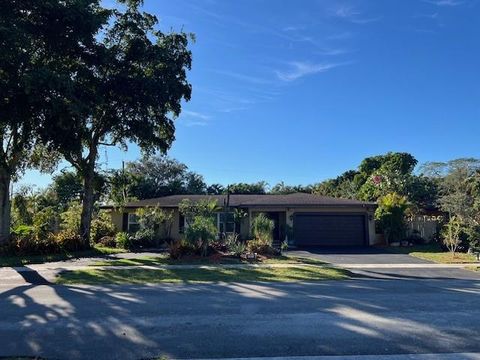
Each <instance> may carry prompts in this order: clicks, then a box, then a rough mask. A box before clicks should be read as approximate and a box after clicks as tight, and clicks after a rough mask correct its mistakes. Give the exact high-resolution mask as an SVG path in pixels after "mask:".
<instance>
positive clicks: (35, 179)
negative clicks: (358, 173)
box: [22, 0, 480, 186]
mask: <svg viewBox="0 0 480 360" xmlns="http://www.w3.org/2000/svg"><path fill="white" fill-rule="evenodd" d="M145 10H147V11H148V12H150V13H153V14H155V15H157V16H158V18H159V19H160V20H161V28H162V29H164V30H169V29H174V30H178V29H183V30H184V31H187V32H193V33H195V35H196V42H195V44H192V45H191V49H192V52H193V69H192V71H191V73H190V82H191V83H192V86H193V94H192V100H191V101H190V102H189V103H186V104H184V107H183V109H184V110H183V114H182V115H181V117H180V118H179V119H178V120H177V131H176V141H175V143H174V145H173V147H172V149H171V151H170V152H169V154H170V155H171V156H173V157H175V158H177V159H178V160H180V161H182V162H184V163H186V164H187V165H188V166H189V167H190V169H191V170H194V171H197V172H199V173H201V174H202V175H204V176H205V180H206V181H207V182H208V183H217V182H218V183H222V184H228V183H232V182H253V181H259V180H266V181H267V182H268V183H270V184H271V185H274V184H275V183H277V182H279V181H284V182H286V183H287V184H308V183H314V182H318V181H321V180H323V179H326V178H330V177H335V176H337V175H338V174H340V173H342V172H343V171H345V170H348V169H352V168H355V167H356V166H357V165H358V164H359V162H360V161H361V160H362V159H363V158H365V157H367V156H370V155H377V154H382V153H385V152H387V151H407V152H410V153H412V154H413V155H414V156H415V157H416V158H417V159H418V160H419V161H420V162H425V161H431V160H435V161H437V160H438V161H440V160H448V159H453V158H457V157H466V156H468V157H480V146H479V134H480V121H479V120H480V46H479V45H480V42H479V39H480V21H478V18H479V16H480V3H479V1H477V0H424V1H422V0H402V1H400V0H399V1H378V0H375V1H374V0H371V1H361V0H357V1H341V0H340V1H339V0H335V1H334V0H331V1H328V0H318V1H315V0H311V1H298V0H282V1H274V0H242V1H233V0H201V1H200V0H199V1H193V0H175V1H171V0H145ZM106 151H107V153H106V156H105V150H104V149H102V154H103V155H102V159H101V160H100V162H101V166H102V167H103V168H106V167H119V166H120V165H121V161H122V160H126V161H128V160H133V159H136V158H137V157H138V156H139V152H138V149H136V147H135V146H132V147H130V149H129V151H128V152H126V153H124V152H122V151H120V150H115V149H109V150H106ZM48 181H49V176H47V175H43V176H40V175H39V174H38V173H36V172H28V173H27V174H26V176H25V177H24V178H23V179H22V182H23V183H28V184H36V185H38V186H44V185H45V184H47V183H48Z"/></svg>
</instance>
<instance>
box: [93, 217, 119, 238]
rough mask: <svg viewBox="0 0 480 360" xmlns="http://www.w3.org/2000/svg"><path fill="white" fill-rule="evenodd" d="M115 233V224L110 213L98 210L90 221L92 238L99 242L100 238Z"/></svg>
mask: <svg viewBox="0 0 480 360" xmlns="http://www.w3.org/2000/svg"><path fill="white" fill-rule="evenodd" d="M114 234H115V226H114V225H113V223H112V219H111V217H110V214H108V213H107V212H105V211H100V212H99V213H98V214H97V216H96V217H95V218H94V219H93V221H92V235H91V237H92V240H93V241H94V242H99V240H100V239H101V238H104V237H112V236H113V235H114Z"/></svg>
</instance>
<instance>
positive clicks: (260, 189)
mask: <svg viewBox="0 0 480 360" xmlns="http://www.w3.org/2000/svg"><path fill="white" fill-rule="evenodd" d="M267 185H268V184H267V183H266V182H265V181H259V182H256V183H252V184H247V183H237V184H231V185H229V186H228V189H227V191H228V192H230V194H266V193H267Z"/></svg>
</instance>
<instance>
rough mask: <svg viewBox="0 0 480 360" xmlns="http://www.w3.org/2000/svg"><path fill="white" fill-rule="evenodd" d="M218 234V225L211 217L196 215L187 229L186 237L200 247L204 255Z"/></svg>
mask: <svg viewBox="0 0 480 360" xmlns="http://www.w3.org/2000/svg"><path fill="white" fill-rule="evenodd" d="M217 234H218V230H217V226H216V224H215V222H214V221H213V219H212V218H211V217H208V216H202V215H196V216H194V217H193V221H192V222H191V223H189V226H188V227H187V228H186V230H185V239H186V240H187V241H188V242H189V243H190V244H192V245H194V246H195V247H196V248H197V249H199V250H200V253H201V255H202V256H207V253H208V246H209V245H210V242H212V241H214V240H215V238H216V237H217Z"/></svg>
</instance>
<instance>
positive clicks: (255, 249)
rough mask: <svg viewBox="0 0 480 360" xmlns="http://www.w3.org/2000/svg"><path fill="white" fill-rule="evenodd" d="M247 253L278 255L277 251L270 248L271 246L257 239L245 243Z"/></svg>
mask: <svg viewBox="0 0 480 360" xmlns="http://www.w3.org/2000/svg"><path fill="white" fill-rule="evenodd" d="M247 251H248V252H251V253H256V254H260V255H279V251H278V250H277V249H275V248H274V247H272V245H271V244H268V243H265V242H264V241H262V240H257V239H254V240H250V241H248V242H247Z"/></svg>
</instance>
